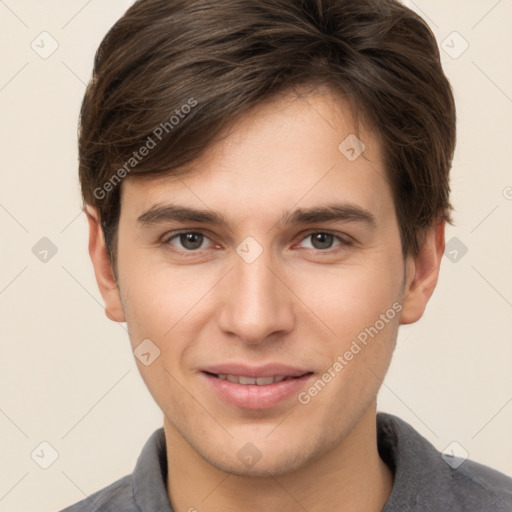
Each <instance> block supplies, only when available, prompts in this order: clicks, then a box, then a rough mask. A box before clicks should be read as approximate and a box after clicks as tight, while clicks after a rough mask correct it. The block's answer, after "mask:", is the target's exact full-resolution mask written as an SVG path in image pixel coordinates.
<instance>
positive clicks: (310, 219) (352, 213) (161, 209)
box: [137, 203, 377, 227]
mask: <svg viewBox="0 0 512 512" xmlns="http://www.w3.org/2000/svg"><path fill="white" fill-rule="evenodd" d="M169 221H177V222H197V223H201V224H210V225H212V226H225V227H227V226H229V222H228V221H227V219H226V217H225V216H224V215H222V214H221V213H220V212H215V211H212V210H198V209H195V208H189V207H187V206H180V205H176V204H157V205H154V206H152V207H151V208H150V209H149V210H147V211H146V212H145V213H143V214H142V215H140V216H139V217H138V218H137V223H138V224H140V225H142V226H150V225H156V224H161V223H164V222H169ZM334 221H345V222H363V223H365V224H368V225H369V226H371V227H375V226H376V224H377V221H376V218H375V216H374V215H373V214H372V213H371V212H369V211H368V210H366V209H364V208H361V207H360V206H358V205H354V204H350V203H347V204H338V203H334V204H327V205H323V206H315V207H312V208H298V209H296V210H294V211H292V212H290V211H285V212H284V213H283V214H282V215H281V218H280V219H279V221H278V224H285V225H298V224H308V223H315V222H334Z"/></svg>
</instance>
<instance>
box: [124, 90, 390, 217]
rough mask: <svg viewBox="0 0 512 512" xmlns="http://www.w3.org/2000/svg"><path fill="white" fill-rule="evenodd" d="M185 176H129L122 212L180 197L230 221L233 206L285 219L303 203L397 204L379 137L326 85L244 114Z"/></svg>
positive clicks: (378, 209) (384, 208)
mask: <svg viewBox="0 0 512 512" xmlns="http://www.w3.org/2000/svg"><path fill="white" fill-rule="evenodd" d="M183 171H186V173H185V174H181V173H182V172H183ZM179 173H180V175H179V176H175V175H172V174H171V173H170V174H168V175H164V176H157V177H154V176H153V177H144V176H130V177H129V178H127V179H126V180H125V182H124V183H123V186H122V201H121V216H123V211H124V213H125V216H126V215H129V216H130V219H131V220H135V217H136V216H137V215H140V213H141V212H143V211H145V210H147V209H148V208H149V207H151V206H153V205H155V204H163V203H169V202H176V201H177V202H180V203H183V202H186V203H188V204H190V205H191V206H195V207H201V208H202V209H212V210H215V211H219V212H223V213H224V214H225V217H226V218H229V216H230V215H231V213H232V212H233V211H237V215H238V217H240V215H242V216H244V217H248V216H251V215H253V216H254V215H257V216H261V215H262V214H263V212H265V213H267V214H268V215H273V216H274V217H275V215H279V216H282V214H283V213H284V212H285V211H290V209H291V208H292V207H293V206H294V205H299V203H300V206H304V207H307V206H312V205H315V206H316V205H318V204H322V203H335V202H336V203H339V202H340V201H341V202H343V201H345V202H351V203H358V204H359V206H361V207H362V208H365V209H369V208H371V209H372V210H373V211H374V213H375V215H376V216H378V215H383V214H386V213H387V212H388V211H389V209H390V206H392V198H391V190H390V187H389V184H388V181H387V178H386V174H385V170H384V165H383V161H382V155H381V147H380V142H379V140H378V137H377V136H376V135H375V134H374V133H373V132H372V131H371V130H370V129H369V127H367V126H365V125H364V124H362V123H358V122H357V121H356V120H355V119H354V116H353V114H352V112H351V110H350V108H349V105H348V103H347V101H346V100H345V99H344V98H343V97H342V96H340V95H338V94H335V93H333V92H332V91H330V90H325V89H323V90H322V89H317V90H316V91H314V92H312V93H311V92H310V93H308V94H307V95H299V94H297V93H295V92H293V93H288V94H285V95H281V96H279V97H275V98H273V99H272V100H269V101H266V102H264V103H262V104H260V105H258V106H257V107H256V108H253V109H251V110H249V111H247V112H245V113H244V114H242V115H241V116H239V117H238V118H237V119H236V120H235V121H233V122H232V123H231V124H230V125H229V126H228V127H227V128H226V129H225V130H224V131H223V132H222V133H221V135H220V136H219V138H218V139H217V142H216V143H214V144H213V145H212V146H211V147H209V148H208V149H207V150H206V151H205V152H204V153H203V154H202V156H201V157H200V158H198V159H196V160H195V161H194V162H192V163H191V164H190V165H188V166H187V167H186V169H184V168H182V169H179ZM238 220H243V219H241V218H239V219H238Z"/></svg>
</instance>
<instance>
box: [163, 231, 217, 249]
mask: <svg viewBox="0 0 512 512" xmlns="http://www.w3.org/2000/svg"><path fill="white" fill-rule="evenodd" d="M205 240H209V239H208V238H207V237H206V236H205V235H204V234H203V233H200V232H197V231H182V232H180V233H176V234H174V235H172V236H170V237H167V238H166V239H165V240H164V242H165V243H167V244H170V245H173V246H174V247H176V245H175V244H174V243H173V242H175V241H176V242H179V244H180V245H181V247H177V249H179V250H182V251H184V252H193V251H197V250H199V249H205V248H206V247H202V245H203V242H204V241H205Z"/></svg>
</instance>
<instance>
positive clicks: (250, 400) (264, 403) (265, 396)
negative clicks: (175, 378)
mask: <svg viewBox="0 0 512 512" xmlns="http://www.w3.org/2000/svg"><path fill="white" fill-rule="evenodd" d="M202 374H203V375H204V377H206V380H207V381H208V383H209V384H210V386H211V387H212V388H213V390H214V391H215V392H216V393H217V394H218V395H219V396H220V397H221V398H222V399H223V400H225V401H226V402H228V403H230V404H232V405H234V406H236V407H239V408H241V409H252V410H262V409H270V408H272V407H275V406H277V405H279V404H280V403H282V402H284V401H285V400H287V399H289V398H291V397H292V396H297V395H298V393H299V392H300V391H301V389H303V388H304V386H305V385H306V382H307V381H309V380H310V379H311V378H312V376H313V374H311V373H308V374H307V375H303V376H302V377H296V378H293V379H286V380H282V381H281V382H274V383H272V384H266V385H263V386H258V385H257V384H238V383H236V382H230V381H229V380H224V379H219V378H218V377H214V376H213V375H211V374H209V373H206V372H202Z"/></svg>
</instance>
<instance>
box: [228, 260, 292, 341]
mask: <svg viewBox="0 0 512 512" xmlns="http://www.w3.org/2000/svg"><path fill="white" fill-rule="evenodd" d="M269 252H270V251H263V253H262V254H261V255H260V256H259V257H258V258H257V259H256V260H255V261H253V262H252V263H248V262H247V261H245V260H244V259H242V258H241V257H238V255H235V257H234V268H233V269H232V270H231V272H229V274H228V276H227V279H225V280H223V293H222V296H223V299H224V300H223V301H222V304H221V307H220V310H219V311H218V315H219V316H218V322H219V327H220V328H221V329H222V331H223V332H224V333H228V334H230V335H235V336H236V337H238V338H239V339H240V340H241V341H243V342H244V343H247V344H259V343H263V342H265V341H268V340H270V339H271V338H272V339H274V340H275V339H278V338H279V337H280V336H282V335H283V334H285V333H287V332H290V331H291V330H292V329H293V325H294V305H293V293H292V292H291V291H290V289H289V287H288V286H287V284H286V279H284V278H283V277H282V276H281V275H279V274H280V273H279V272H278V269H277V268H276V265H273V264H272V261H271V258H270V257H268V256H267V254H268V253H269Z"/></svg>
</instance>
